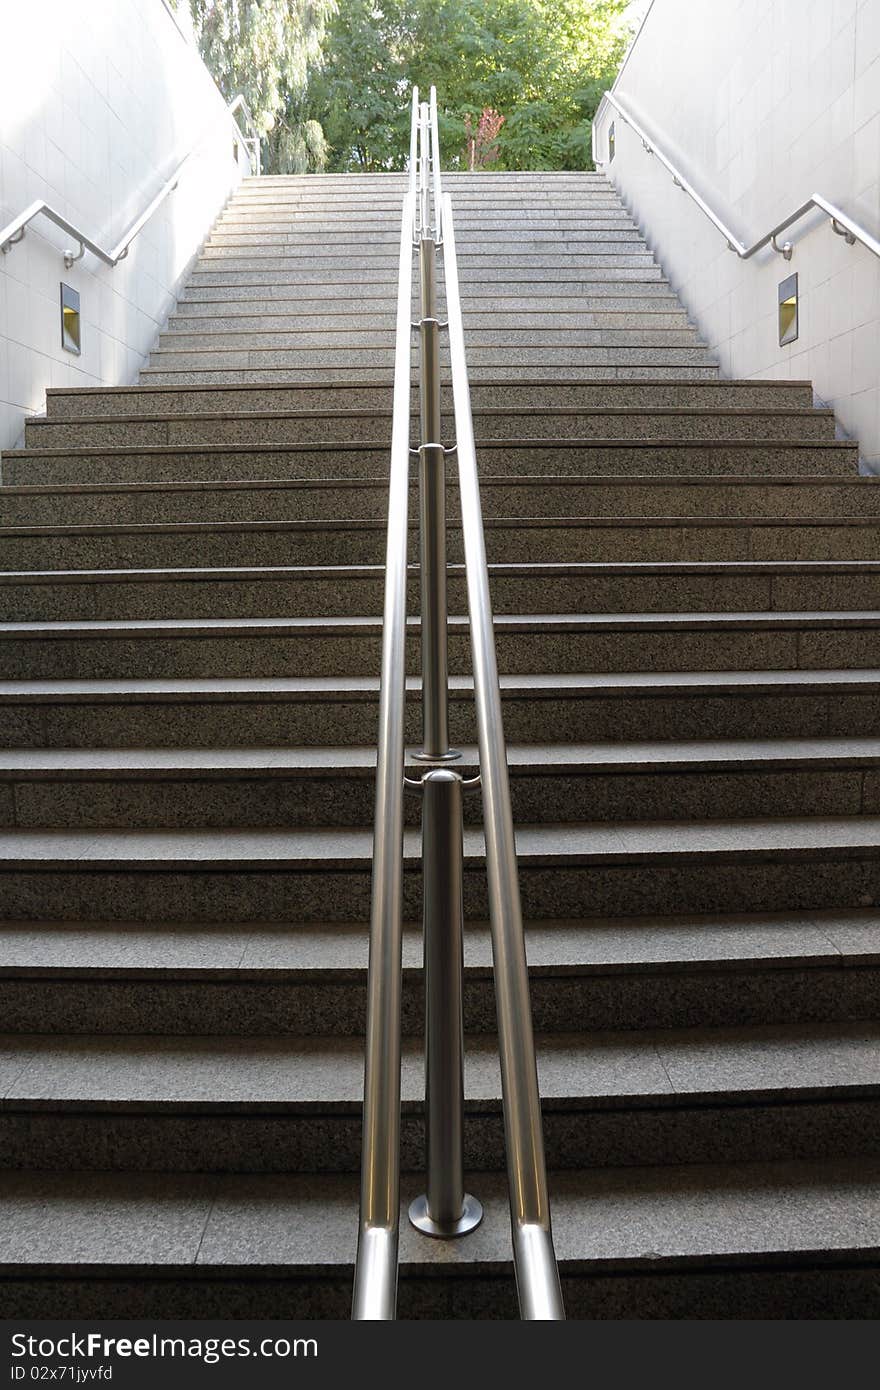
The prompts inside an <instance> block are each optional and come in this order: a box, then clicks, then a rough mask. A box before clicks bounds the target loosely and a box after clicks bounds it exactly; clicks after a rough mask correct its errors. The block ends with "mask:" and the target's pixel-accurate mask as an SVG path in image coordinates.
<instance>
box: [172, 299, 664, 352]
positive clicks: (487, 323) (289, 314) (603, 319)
mask: <svg viewBox="0 0 880 1390" xmlns="http://www.w3.org/2000/svg"><path fill="white" fill-rule="evenodd" d="M523 302H524V303H525V304H526V305H527V306H528V308H527V309H523V310H521V311H520V312H516V313H504V312H501V311H500V310H498V309H497V308H494V309H493V308H481V307H479V306H481V305H485V301H484V300H480V301H476V300H474V301H472V302H471V304H469V305H468V306H467V307H466V308H465V311H464V324H465V330H466V331H467V333H468V340H470V335H471V334H472V333H475V334H479V333H480V332H481V330H484V329H487V330H489V331H491V332H493V333H500V332H508V331H509V332H510V333H516V332H523V331H527V332H531V333H534V332H536V331H541V332H549V333H559V332H567V331H568V330H572V331H573V332H583V331H593V332H595V331H597V330H598V331H603V332H607V333H621V332H632V331H633V330H645V331H649V332H652V333H658V332H670V333H675V332H685V331H686V330H688V328H689V327H690V325H689V324H688V320H687V316H686V315H685V313H684V311H683V310H676V311H669V312H662V311H659V310H657V309H655V308H653V307H652V306H651V301H648V305H649V307H648V309H647V310H646V311H644V312H641V311H638V310H635V309H628V308H625V309H623V310H620V309H615V310H604V309H600V310H599V311H598V312H595V311H594V312H584V311H582V310H579V309H578V307H577V305H573V306H572V307H571V308H570V309H569V310H568V311H562V310H558V309H555V310H553V311H552V312H547V311H545V308H544V305H543V303H542V304H541V306H540V312H536V308H535V305H534V304H533V303H531V301H529V300H526V301H517V300H515V301H514V303H515V304H516V303H523ZM558 302H559V301H558V300H554V301H553V303H558ZM595 302H596V301H591V300H587V301H586V303H588V304H589V303H595ZM610 302H611V303H612V304H614V303H625V301H618V300H612V301H610ZM599 303H601V301H599ZM373 304H374V307H373V308H372V309H371V308H370V301H369V300H366V301H364V302H363V303H361V304H360V305H357V304H354V305H348V306H346V305H345V303H344V301H338V302H335V308H334V311H333V312H328V311H327V309H326V308H324V309H322V308H321V307H320V304H319V302H318V301H315V300H306V301H304V303H303V304H297V303H296V301H289V302H288V304H286V305H285V304H280V305H275V306H274V307H273V306H271V305H268V304H267V306H266V309H265V310H264V311H262V312H258V313H253V312H250V313H240V312H239V313H226V312H225V311H224V313H223V314H222V315H218V313H217V309H216V305H215V306H214V308H213V309H212V311H211V316H210V317H208V315H207V314H195V315H194V314H185V315H175V316H174V317H172V318H170V319H169V320H168V327H167V332H166V334H165V335H163V336H165V338H166V339H167V340H168V341H169V342H171V341H173V340H174V339H175V338H177V337H178V336H180V335H186V336H187V337H190V338H199V337H202V338H207V337H211V336H212V335H214V334H223V335H224V336H225V335H227V334H228V335H233V334H248V335H251V334H255V333H257V334H260V335H264V334H269V333H271V334H273V335H274V334H278V333H284V334H288V335H290V334H299V333H316V332H324V333H328V334H329V333H337V332H345V333H349V332H355V333H376V332H380V333H385V332H388V330H389V329H390V330H391V331H392V332H393V330H394V326H395V317H394V314H393V312H392V311H391V309H390V308H389V307H388V306H385V305H383V306H382V310H381V312H379V311H378V310H377V308H376V307H375V301H373ZM308 305H311V306H312V310H311V312H308V311H307V307H304V306H308ZM184 307H187V306H184ZM189 307H192V306H189ZM199 307H201V308H203V309H204V307H205V306H204V305H202V306H199ZM241 307H243V308H245V309H250V308H251V306H250V305H243V306H241ZM358 311H359V312H358ZM611 341H613V339H612V340H611Z"/></svg>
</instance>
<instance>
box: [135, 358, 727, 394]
mask: <svg viewBox="0 0 880 1390" xmlns="http://www.w3.org/2000/svg"><path fill="white" fill-rule="evenodd" d="M470 375H471V382H472V384H474V383H476V384H479V380H480V377H481V376H482V377H483V379H484V380H485V381H497V380H499V379H500V380H502V381H503V382H504V383H505V384H511V385H513V384H522V383H523V382H528V383H533V382H534V383H539V382H540V383H541V384H544V383H545V382H551V381H554V380H556V379H558V377H559V372H558V371H557V370H556V369H554V368H553V367H528V366H522V365H520V366H518V367H509V366H507V365H505V364H503V363H502V364H499V363H497V362H489V363H487V364H486V365H484V366H479V367H477V368H476V369H475V368H474V367H473V364H471V373H470ZM563 375H564V376H565V377H567V378H568V379H569V380H574V381H583V382H597V381H628V382H636V381H657V380H658V379H659V380H661V381H669V382H677V381H687V382H691V383H693V382H701V381H717V380H718V368H717V366H711V367H693V366H689V367H672V366H665V365H663V364H660V363H656V362H655V363H653V364H651V365H644V366H634V365H631V364H627V365H623V366H621V365H618V366H606V367H596V366H592V367H588V366H584V365H582V364H581V363H580V362H578V363H575V364H574V365H572V364H568V365H567V366H566V368H565V371H564V373H563ZM365 379H366V380H367V381H369V382H371V383H372V384H373V385H374V386H376V387H377V388H378V389H381V390H386V389H388V388H389V387H390V385H391V383H392V381H393V373H392V372H391V369H390V368H385V367H374V368H371V369H366V368H364V367H308V368H305V367H272V368H269V367H262V368H245V367H241V368H239V369H238V370H236V371H230V370H227V369H225V368H224V369H220V368H212V369H209V370H198V371H185V370H183V369H181V368H179V367H178V368H175V369H174V370H172V371H168V370H165V369H163V368H159V367H144V368H143V370H142V372H141V380H142V382H143V384H144V385H145V386H177V387H180V386H203V387H204V386H243V385H249V384H251V383H253V384H254V385H256V384H257V383H259V384H260V385H263V386H265V385H267V384H271V385H288V386H297V385H302V384H303V383H306V384H309V385H312V384H314V382H316V381H321V380H326V381H327V382H328V383H331V384H334V385H335V384H336V383H337V382H340V381H352V382H354V381H356V382H358V383H361V384H362V383H363V382H364V380H365Z"/></svg>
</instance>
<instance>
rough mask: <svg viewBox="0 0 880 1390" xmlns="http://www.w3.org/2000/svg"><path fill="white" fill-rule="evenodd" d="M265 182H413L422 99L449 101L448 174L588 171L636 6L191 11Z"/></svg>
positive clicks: (415, 0) (455, 3)
mask: <svg viewBox="0 0 880 1390" xmlns="http://www.w3.org/2000/svg"><path fill="white" fill-rule="evenodd" d="M177 8H178V13H179V14H181V17H182V18H183V17H184V15H183V14H182V13H181V12H185V11H186V10H187V9H188V10H189V13H188V14H187V15H186V16H185V17H186V18H188V19H191V22H192V26H193V30H194V33H195V36H196V40H197V42H198V44H199V48H200V50H201V53H202V56H203V57H204V59H205V62H206V63H207V65H208V67H209V69H210V71H211V72H212V74H213V76H214V78H215V80H216V82H217V83H218V85H219V87H220V89H221V91H222V92H223V93H224V95H225V96H226V97H227V99H229V98H231V97H232V96H234V95H235V94H236V93H237V92H239V91H241V92H244V94H245V97H246V98H247V101H248V104H249V106H250V108H251V110H252V111H253V113H254V116H255V118H256V121H257V124H258V126H259V128H260V130H261V132H262V134H263V168H264V171H265V172H266V173H305V172H309V171H312V172H340V171H349V170H352V171H359V172H378V171H382V170H388V169H402V168H403V167H404V165H405V162H406V157H407V154H408V151H409V89H410V86H411V84H412V83H414V82H415V83H417V84H418V85H419V87H421V88H424V90H425V92H427V89H428V88H429V87H430V86H431V84H432V83H433V85H434V86H436V88H437V100H438V109H439V116H440V147H441V151H442V154H443V163H444V167H446V168H449V169H468V168H495V169H589V168H592V164H591V162H590V124H591V121H592V117H593V114H594V112H595V110H596V107H597V105H598V102H599V98H600V97H601V94H602V92H603V91H605V90H606V88H607V87H610V85H611V83H612V82H613V80H614V75H615V73H616V72H617V69H618V67H619V65H620V61H621V58H622V57H623V54H624V52H625V50H626V46H627V44H628V42H629V39H630V37H631V34H632V23H631V21H630V20H629V19H628V18H627V10H628V8H629V4H628V0H338V4H337V2H336V0H177Z"/></svg>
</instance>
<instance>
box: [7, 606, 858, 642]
mask: <svg viewBox="0 0 880 1390" xmlns="http://www.w3.org/2000/svg"><path fill="white" fill-rule="evenodd" d="M448 621H449V630H450V634H453V633H455V632H456V631H461V630H467V629H468V628H469V620H468V618H467V617H465V616H464V615H463V614H453V613H451V614H450V615H449V620H448ZM494 624H495V629H496V631H501V632H504V631H508V632H552V631H556V632H559V631H563V632H564V631H568V632H596V631H602V630H604V629H607V628H622V629H627V630H630V631H632V630H637V631H639V630H645V631H650V630H651V629H665V630H671V631H677V630H681V631H687V630H690V631H693V630H702V629H710V628H715V627H720V628H724V629H728V630H730V629H738V628H786V627H805V628H824V627H831V626H833V627H844V628H860V627H874V626H875V625H877V624H880V609H865V610H862V609H825V610H824V611H821V612H811V611H787V610H785V609H779V608H777V609H772V610H759V611H757V612H725V611H723V610H722V611H719V612H717V613H710V612H696V613H674V612H661V613H589V614H581V613H496V614H495V615H494ZM407 627H408V629H410V630H411V631H412V630H417V629H418V627H419V619H418V618H417V617H409V618H407ZM381 629H382V619H381V617H372V616H370V617H355V616H352V615H345V616H340V617H320V618H296V617H294V618H288V617H280V618H272V617H263V618H115V619H111V618H80V619H71V620H59V621H43V622H3V623H0V635H2V636H6V637H8V638H13V637H28V636H33V637H38V636H55V637H58V636H69V637H71V638H76V637H82V638H87V637H89V636H97V635H100V634H107V635H108V636H122V635H123V634H125V633H131V634H133V635H135V636H137V635H138V634H140V635H142V636H151V635H152V636H166V635H167V636H169V637H173V636H175V635H176V634H189V635H197V634H199V633H210V634H212V635H215V636H224V635H227V636H230V637H235V636H236V635H240V634H241V633H243V632H246V633H249V634H251V635H260V634H262V633H265V634H275V635H276V636H278V635H282V634H284V633H305V634H313V635H321V634H325V633H326V634H330V633H337V634H341V633H364V634H366V633H375V632H381Z"/></svg>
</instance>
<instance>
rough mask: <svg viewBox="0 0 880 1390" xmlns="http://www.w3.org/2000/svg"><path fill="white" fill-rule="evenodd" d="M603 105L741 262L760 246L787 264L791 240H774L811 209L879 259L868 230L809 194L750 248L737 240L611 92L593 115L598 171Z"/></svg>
mask: <svg viewBox="0 0 880 1390" xmlns="http://www.w3.org/2000/svg"><path fill="white" fill-rule="evenodd" d="M606 103H607V104H608V105H609V106H613V107H614V109H615V111H617V112H618V114H619V115H620V116H621V117H622V118H623V120H624V121H625V122H626V124H627V125H628V126H631V128H632V129H633V130H634V131H635V133H636V135H637V136H638V137H639V139H640V140H641V142H642V144H643V145H644V147H645V149H646V151H647V152H648V154H652V155H656V157H657V158H658V159H659V160H660V163H661V164H662V165H663V167H664V168H665V169H667V170H668V171H669V173H670V174H671V175H672V179H673V182H674V183H676V184H677V185H678V187H679V188H680V189H681V190H682V192H683V193H686V194H687V195H688V197H689V198H692V199H693V201H694V202H695V203H696V205H697V207H698V208H699V209H700V211H701V212H702V213H703V214H704V215H705V216H706V217H708V219H709V221H710V222H711V223H712V224H713V226H714V227H717V229H718V231H719V232H720V233H721V235H722V236H723V237H724V239H725V241H726V242H727V245H728V246H729V248H730V250H731V251H735V252H736V254H737V256H739V258H740V260H742V261H748V260H750V259H751V257H752V256H754V255H755V254H756V253H757V252H758V251H760V250H762V248H763V247H765V246H772V247H773V250H774V251H777V252H778V253H779V255H780V256H784V258H785V259H786V260H787V261H790V260H791V257H792V253H793V251H794V247H793V245H792V243H791V242H790V241H786V242H783V243H782V245H781V246H780V245H779V244H778V243H777V240H776V238H777V237H778V236H779V235H780V233H781V232H784V231H786V229H787V228H788V227H791V226H792V225H793V224H794V223H795V222H799V221H800V219H801V218H802V217H805V216H806V215H807V213H808V212H811V211H812V210H813V209H814V208H815V209H818V211H820V212H823V213H824V214H825V216H826V217H828V218H830V220H831V227H832V230H833V231H834V232H836V233H837V235H838V236H842V237H843V238H844V239H845V241H846V242H847V244H848V245H849V246H853V245H854V244H855V242H857V241H859V242H861V244H862V245H863V246H865V247H867V249H868V250H869V251H870V252H871V253H872V255H874V256H880V241H878V240H877V238H876V237H874V236H872V235H871V233H870V232H869V231H867V230H866V229H865V228H864V227H862V226H861V225H860V224H859V223H858V222H856V221H855V220H854V219H853V218H852V217H850V216H849V215H848V213H845V212H844V211H843V210H842V209H841V208H839V207H837V206H836V205H835V204H834V203H831V202H829V200H828V199H827V198H825V197H823V195H822V194H821V193H811V194H810V196H809V198H807V200H806V201H805V202H803V203H801V204H800V206H799V207H797V208H795V210H794V212H792V213H789V215H788V216H787V217H784V218H783V219H782V221H781V222H777V223H776V225H775V227H772V228H771V229H770V231H769V232H765V233H764V235H763V236H760V237H758V240H757V241H754V242H752V244H751V246H747V245H746V243H745V242H743V241H740V239H739V237H738V236H737V235H736V233H735V232H734V231H732V230H731V228H730V227H728V225H727V223H726V222H724V221H723V220H722V218H721V217H720V216H719V215H718V213H717V212H715V211H714V209H713V208H711V207H710V206H709V204H708V203H707V202H706V200H705V198H703V197H702V196H701V195H700V194H699V193H698V192H697V190H696V189H695V188H694V186H693V184H692V183H690V181H689V180H688V179H687V178H686V176H685V175H684V174H683V173H682V171H681V169H680V168H679V167H678V166H677V165H676V164H675V163H674V162H673V161H672V160H671V159H670V158H669V156H668V155H667V154H664V152H663V150H661V149H660V147H659V146H658V145H657V142H656V141H655V139H654V137H653V136H651V135H649V134H648V132H647V131H646V130H645V128H644V127H643V126H642V125H641V123H640V122H639V121H638V120H637V119H636V117H635V116H634V115H633V114H632V112H631V111H629V110H628V109H627V108H626V107H625V106H624V105H623V104H622V103H621V101H620V98H619V97H617V96H615V94H614V93H613V92H605V94H604V95H603V97H602V100H601V101H600V103H599V107H598V109H597V111H596V115H595V116H594V118H593V127H592V150H593V163H594V164H595V165H596V166H597V168H598V167H600V166H601V165H603V164H604V163H605V161H604V160H600V159H599V158H598V155H597V142H596V126H597V123H598V121H599V118H600V116H601V114H602V108H603V106H604V105H605V104H606Z"/></svg>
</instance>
